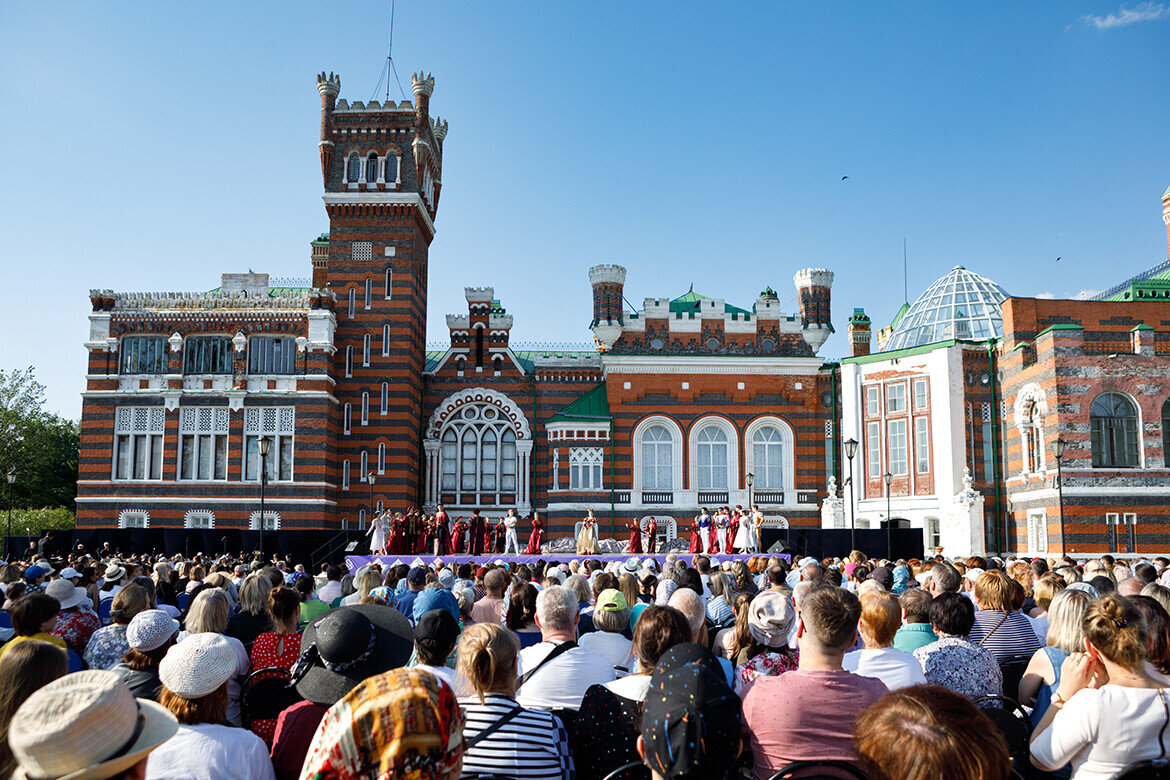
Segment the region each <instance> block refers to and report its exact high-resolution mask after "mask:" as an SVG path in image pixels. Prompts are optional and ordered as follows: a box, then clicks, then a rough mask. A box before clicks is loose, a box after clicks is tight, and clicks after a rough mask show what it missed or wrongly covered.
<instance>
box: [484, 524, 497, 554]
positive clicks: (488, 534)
mask: <svg viewBox="0 0 1170 780" xmlns="http://www.w3.org/2000/svg"><path fill="white" fill-rule="evenodd" d="M495 551H496V527H495V526H494V525H492V519H491V518H490V517H485V518H484V519H483V554H484V555H492V554H493V553H495Z"/></svg>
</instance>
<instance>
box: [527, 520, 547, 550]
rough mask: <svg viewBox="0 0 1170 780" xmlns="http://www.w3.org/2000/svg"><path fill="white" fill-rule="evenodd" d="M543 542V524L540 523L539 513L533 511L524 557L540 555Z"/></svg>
mask: <svg viewBox="0 0 1170 780" xmlns="http://www.w3.org/2000/svg"><path fill="white" fill-rule="evenodd" d="M543 542H544V523H543V522H541V519H540V513H539V512H536V511H534V512H533V513H532V533H531V534H530V535H529V536H528V549H526V550H525V551H524V554H525V555H540V545H541V544H542V543H543Z"/></svg>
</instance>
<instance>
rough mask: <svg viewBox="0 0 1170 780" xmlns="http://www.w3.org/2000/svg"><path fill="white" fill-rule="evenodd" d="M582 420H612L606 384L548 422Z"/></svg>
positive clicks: (600, 385)
mask: <svg viewBox="0 0 1170 780" xmlns="http://www.w3.org/2000/svg"><path fill="white" fill-rule="evenodd" d="M582 418H584V419H592V420H595V421H601V420H608V419H610V414H609V398H607V397H606V395H605V383H604V382H602V383H601V384H599V385H597V387H594V388H593V389H592V390H590V391H589V392H587V393H585V395H583V396H581V397H580V398H578V399H577V400H576V401H573V403H571V404H569V405H568V406H566V407H565V408H564V409H561V410H560V411H559V412H557V413H556V414H554V415H553V416H552V417H550V418H548V422H549V423H554V422H576V421H578V420H581V419H582ZM545 424H546V425H547V424H548V423H545Z"/></svg>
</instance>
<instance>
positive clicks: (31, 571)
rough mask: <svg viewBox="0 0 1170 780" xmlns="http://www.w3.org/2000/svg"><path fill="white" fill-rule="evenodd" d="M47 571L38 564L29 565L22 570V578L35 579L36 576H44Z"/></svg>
mask: <svg viewBox="0 0 1170 780" xmlns="http://www.w3.org/2000/svg"><path fill="white" fill-rule="evenodd" d="M48 573H49V570H48V569H43V568H41V567H40V566H29V567H28V568H27V569H25V570H24V578H25V579H26V580H35V579H36V578H37V577H44V576H45V575H46V574H48Z"/></svg>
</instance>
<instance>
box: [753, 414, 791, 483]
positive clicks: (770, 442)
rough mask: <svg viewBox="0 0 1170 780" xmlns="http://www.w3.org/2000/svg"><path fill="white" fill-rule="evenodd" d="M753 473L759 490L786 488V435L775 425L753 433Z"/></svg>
mask: <svg viewBox="0 0 1170 780" xmlns="http://www.w3.org/2000/svg"><path fill="white" fill-rule="evenodd" d="M752 473H753V474H754V479H755V483H754V484H755V487H756V489H757V490H782V489H783V488H784V437H783V436H781V435H780V429H778V428H776V427H775V426H771V425H769V426H765V427H762V428H760V429H758V430H757V431H755V432H754V433H753V434H752Z"/></svg>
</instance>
